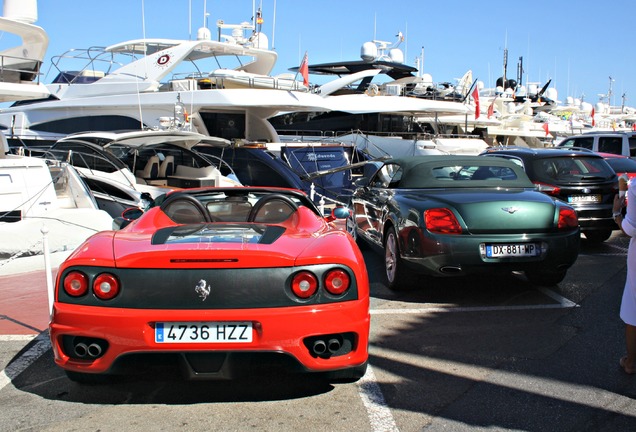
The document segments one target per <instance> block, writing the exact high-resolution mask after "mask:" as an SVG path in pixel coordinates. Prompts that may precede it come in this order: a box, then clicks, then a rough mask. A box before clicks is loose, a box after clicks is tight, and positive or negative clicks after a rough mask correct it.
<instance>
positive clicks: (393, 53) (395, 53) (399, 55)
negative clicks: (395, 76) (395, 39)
mask: <svg viewBox="0 0 636 432" xmlns="http://www.w3.org/2000/svg"><path fill="white" fill-rule="evenodd" d="M389 58H390V59H391V61H392V62H395V63H404V53H403V52H402V50H401V49H398V48H393V49H391V50H390V51H389Z"/></svg>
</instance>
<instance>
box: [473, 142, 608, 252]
mask: <svg viewBox="0 0 636 432" xmlns="http://www.w3.org/2000/svg"><path fill="white" fill-rule="evenodd" d="M482 155H483V156H488V157H495V156H496V157H504V158H506V159H511V160H513V161H515V162H517V163H518V164H520V165H521V166H523V168H524V169H525V171H526V173H527V174H528V177H530V180H532V182H533V183H534V184H536V185H537V189H538V190H540V191H541V192H544V193H546V194H548V195H551V196H553V197H555V198H557V199H560V200H561V201H565V202H567V203H568V204H570V205H571V206H572V207H574V208H575V209H576V212H577V216H578V218H579V225H580V226H581V232H582V233H584V234H585V237H586V238H587V239H588V241H590V242H599V243H600V242H603V241H605V240H607V239H608V238H609V237H610V236H611V235H612V231H613V230H618V229H619V228H618V226H617V225H616V223H614V219H613V218H612V204H613V201H614V195H616V194H617V193H618V178H617V176H616V174H615V173H614V170H613V169H612V168H611V167H610V166H609V164H608V163H607V161H605V159H603V157H602V156H600V155H598V154H596V153H592V152H590V151H579V150H572V149H569V150H566V149H557V148H525V147H497V148H491V149H488V150H486V151H485V152H483V153H482Z"/></svg>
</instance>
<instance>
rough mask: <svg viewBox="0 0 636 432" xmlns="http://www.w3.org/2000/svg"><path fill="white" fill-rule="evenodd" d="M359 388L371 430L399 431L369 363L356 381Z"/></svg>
mask: <svg viewBox="0 0 636 432" xmlns="http://www.w3.org/2000/svg"><path fill="white" fill-rule="evenodd" d="M356 384H357V386H358V389H359V394H360V398H361V399H362V403H363V404H364V407H365V408H366V410H367V415H368V416H369V422H370V423H371V430H372V431H378V432H379V431H382V432H384V431H399V429H398V427H397V425H396V424H395V420H394V419H393V414H391V410H390V409H389V407H388V405H387V404H386V401H385V400H384V395H383V394H382V390H381V389H380V386H379V385H378V382H377V381H376V379H375V373H374V372H373V369H372V368H371V365H369V366H367V372H366V373H365V374H364V376H363V377H362V378H360V380H359V381H358V382H357V383H356Z"/></svg>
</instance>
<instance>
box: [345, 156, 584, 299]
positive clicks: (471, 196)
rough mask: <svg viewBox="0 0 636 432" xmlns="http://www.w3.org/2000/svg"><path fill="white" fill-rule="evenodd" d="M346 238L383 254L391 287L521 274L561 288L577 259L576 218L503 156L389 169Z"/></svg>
mask: <svg viewBox="0 0 636 432" xmlns="http://www.w3.org/2000/svg"><path fill="white" fill-rule="evenodd" d="M350 210H351V214H350V217H349V219H348V220H347V229H348V231H349V232H350V233H351V234H352V235H353V236H354V237H355V238H356V241H358V243H359V244H361V245H362V243H368V244H370V245H372V246H373V247H374V248H375V249H377V250H378V251H382V252H383V253H384V256H385V267H386V276H387V282H388V286H389V287H390V288H392V289H397V288H400V286H401V285H403V283H404V281H405V280H407V279H412V277H411V276H412V275H413V274H418V273H419V274H426V275H432V276H460V275H469V274H475V273H490V272H512V271H522V272H524V273H525V275H526V277H527V279H528V280H529V281H530V282H531V283H534V284H537V285H554V284H557V283H559V282H561V281H562V280H563V278H564V277H565V275H566V272H567V269H568V268H569V267H570V266H572V264H574V262H575V261H576V258H577V256H578V252H579V242H580V231H579V224H578V220H577V216H576V212H575V211H574V209H573V208H572V207H570V206H569V205H567V204H565V203H564V202H562V201H559V200H556V199H554V198H551V197H549V196H548V195H546V194H543V193H541V192H538V191H536V190H535V185H534V184H533V183H532V182H531V181H530V179H529V178H528V176H527V175H526V173H525V172H524V171H523V169H522V168H521V167H520V166H518V165H516V164H515V163H513V162H510V161H507V160H505V159H503V158H494V157H493V158H485V157H480V156H453V155H449V156H446V155H431V156H413V157H408V158H400V159H391V160H388V161H385V162H384V163H383V164H382V165H381V166H379V168H378V169H377V170H376V171H375V172H373V173H372V174H370V175H368V176H365V177H363V178H361V179H359V180H357V181H356V189H355V191H354V192H353V194H352V197H351V202H350Z"/></svg>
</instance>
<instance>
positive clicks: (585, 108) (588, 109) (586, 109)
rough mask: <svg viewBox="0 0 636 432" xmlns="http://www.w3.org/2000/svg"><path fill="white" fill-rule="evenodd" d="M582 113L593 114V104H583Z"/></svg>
mask: <svg viewBox="0 0 636 432" xmlns="http://www.w3.org/2000/svg"><path fill="white" fill-rule="evenodd" d="M581 111H583V112H584V113H587V114H589V113H591V112H592V104H591V103H589V102H581Z"/></svg>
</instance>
